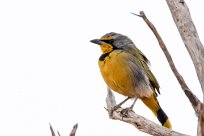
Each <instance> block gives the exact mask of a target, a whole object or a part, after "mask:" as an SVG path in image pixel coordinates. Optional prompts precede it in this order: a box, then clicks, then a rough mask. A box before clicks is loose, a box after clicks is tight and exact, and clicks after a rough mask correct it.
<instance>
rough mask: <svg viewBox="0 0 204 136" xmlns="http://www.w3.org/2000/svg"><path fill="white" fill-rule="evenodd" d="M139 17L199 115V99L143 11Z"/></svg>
mask: <svg viewBox="0 0 204 136" xmlns="http://www.w3.org/2000/svg"><path fill="white" fill-rule="evenodd" d="M140 17H142V18H143V20H144V21H145V22H146V24H147V25H148V26H149V28H150V29H151V30H152V32H153V33H154V35H155V36H156V38H157V40H158V42H159V45H160V47H161V49H162V51H163V52H164V54H165V56H166V59H167V60H168V63H169V65H170V67H171V70H172V71H173V73H174V75H175V77H176V78H177V80H178V82H179V84H180V86H181V88H182V90H183V91H184V93H185V94H186V96H187V97H188V99H189V101H190V102H191V104H192V107H193V108H194V110H195V112H196V113H197V115H199V113H200V110H201V102H200V100H199V99H198V98H197V97H196V96H195V95H194V94H193V93H192V91H191V90H190V89H189V87H188V86H187V84H186V83H185V81H184V79H183V77H182V76H181V75H180V74H179V72H178V70H177V69H176V66H175V65H174V62H173V59H172V57H171V55H170V53H169V51H168V50H167V47H166V45H165V44H164V42H163V40H162V38H161V36H160V35H159V33H158V32H157V30H156V28H155V26H154V25H153V24H152V23H151V22H150V21H149V19H148V18H147V17H146V15H145V13H144V12H143V11H141V12H140Z"/></svg>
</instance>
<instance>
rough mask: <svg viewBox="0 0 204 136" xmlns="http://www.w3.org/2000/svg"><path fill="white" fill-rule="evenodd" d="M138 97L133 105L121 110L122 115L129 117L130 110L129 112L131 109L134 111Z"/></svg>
mask: <svg viewBox="0 0 204 136" xmlns="http://www.w3.org/2000/svg"><path fill="white" fill-rule="evenodd" d="M137 99H138V97H135V99H134V102H133V103H132V105H131V106H130V107H128V108H125V109H123V110H122V111H121V116H122V117H127V115H128V112H129V111H133V107H134V105H135V103H136V101H137Z"/></svg>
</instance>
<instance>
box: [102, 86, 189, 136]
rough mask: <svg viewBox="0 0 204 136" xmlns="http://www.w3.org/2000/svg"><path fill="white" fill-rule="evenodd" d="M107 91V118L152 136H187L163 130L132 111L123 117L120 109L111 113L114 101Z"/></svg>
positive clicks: (110, 93) (111, 94) (109, 91)
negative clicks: (124, 123) (127, 124)
mask: <svg viewBox="0 0 204 136" xmlns="http://www.w3.org/2000/svg"><path fill="white" fill-rule="evenodd" d="M107 90H108V93H107V97H106V104H107V107H108V108H107V110H108V112H109V117H110V118H111V119H114V120H120V121H123V122H126V123H129V124H131V125H133V126H134V127H136V128H137V129H138V130H140V131H142V132H145V133H148V134H150V135H154V136H187V135H185V134H181V133H179V132H176V131H173V130H171V129H167V128H164V127H163V126H161V125H158V124H156V123H154V122H152V121H150V120H147V119H145V118H144V117H142V116H140V115H138V114H136V113H135V112H133V111H129V112H128V113H127V114H126V116H125V117H124V116H123V115H122V114H121V112H122V110H123V109H122V108H119V109H117V110H116V111H113V112H112V111H111V107H114V106H115V105H116V101H115V97H114V95H113V93H112V92H111V90H110V89H109V88H108V89H107ZM110 112H111V114H110Z"/></svg>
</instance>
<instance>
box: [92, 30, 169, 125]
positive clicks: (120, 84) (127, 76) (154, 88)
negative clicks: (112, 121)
mask: <svg viewBox="0 0 204 136" xmlns="http://www.w3.org/2000/svg"><path fill="white" fill-rule="evenodd" d="M90 42H92V43H94V44H97V45H99V46H100V48H101V51H102V54H101V56H100V57H99V59H98V66H99V68H100V72H101V75H102V77H103V79H104V81H105V83H106V84H107V86H108V87H109V88H110V89H111V90H113V91H115V92H117V93H119V94H121V95H124V96H126V97H127V99H125V100H124V101H123V102H121V103H120V105H121V104H123V103H124V102H126V101H127V100H128V99H130V98H135V101H136V100H137V98H139V99H140V100H141V101H142V102H143V103H144V104H145V105H146V106H147V107H148V108H149V109H150V110H151V111H152V112H153V114H154V115H155V116H156V117H157V119H158V120H159V122H160V123H161V125H162V126H163V127H166V128H169V129H172V125H171V122H170V120H169V118H168V116H167V115H166V113H165V112H164V111H163V109H162V108H161V106H160V104H159V102H158V100H157V95H158V94H160V90H159V89H160V85H159V83H158V81H157V79H156V77H155V76H154V75H153V73H152V72H151V70H150V68H149V65H150V62H149V60H148V59H147V57H146V56H145V55H144V54H143V53H142V52H141V51H140V50H139V49H138V48H137V47H136V46H135V44H134V43H133V41H132V40H131V39H130V38H129V37H127V36H126V35H123V34H120V33H116V32H109V33H107V34H105V35H103V36H102V37H101V38H100V39H93V40H91V41H90ZM135 101H134V103H133V105H131V108H133V106H134V104H135Z"/></svg>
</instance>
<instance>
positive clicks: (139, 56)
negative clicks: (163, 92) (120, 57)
mask: <svg viewBox="0 0 204 136" xmlns="http://www.w3.org/2000/svg"><path fill="white" fill-rule="evenodd" d="M130 51H131V52H130V53H131V54H133V55H134V56H135V57H136V63H137V64H138V65H140V66H141V67H142V68H143V69H144V71H145V73H146V74H147V77H148V78H149V82H150V85H151V87H152V88H153V90H154V92H155V94H156V95H157V93H159V94H160V91H159V88H160V86H159V83H158V81H157V79H156V78H155V76H154V75H153V73H152V72H151V70H150V68H149V64H150V62H149V60H148V59H147V57H146V56H145V55H144V54H143V53H142V52H141V51H140V50H139V49H138V48H132V49H131V50H130Z"/></svg>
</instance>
